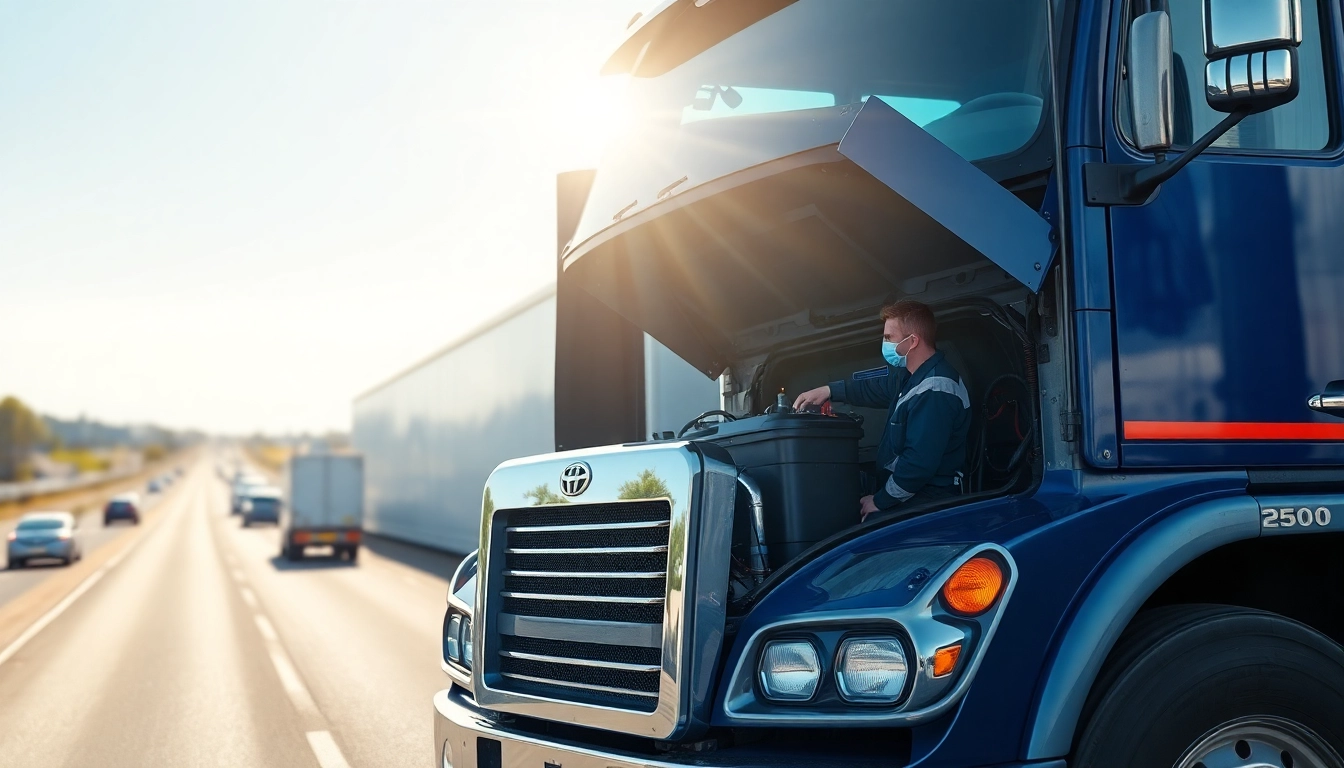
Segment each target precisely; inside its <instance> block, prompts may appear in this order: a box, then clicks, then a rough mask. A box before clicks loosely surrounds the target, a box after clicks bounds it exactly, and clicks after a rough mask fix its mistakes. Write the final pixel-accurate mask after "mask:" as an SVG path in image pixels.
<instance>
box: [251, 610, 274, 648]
mask: <svg viewBox="0 0 1344 768" xmlns="http://www.w3.org/2000/svg"><path fill="white" fill-rule="evenodd" d="M252 620H253V621H255V622H257V629H259V630H261V636H262V637H264V638H266V640H267V641H270V642H280V636H279V635H277V634H276V633H275V627H274V626H272V625H271V620H270V619H268V618H266V617H265V616H263V615H261V614H260V613H258V614H255V615H254V616H253V617H252Z"/></svg>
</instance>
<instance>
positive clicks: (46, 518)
mask: <svg viewBox="0 0 1344 768" xmlns="http://www.w3.org/2000/svg"><path fill="white" fill-rule="evenodd" d="M77 527H78V523H77V522H76V521H75V516H74V515H72V514H70V513H69V512H29V513H28V514H26V515H24V516H23V517H21V518H19V524H18V525H17V526H16V527H15V528H14V530H12V531H10V532H9V567H10V568H22V567H23V566H25V565H27V564H28V561H29V560H40V559H44V558H46V559H55V560H60V561H62V562H63V563H65V564H66V565H69V564H70V563H72V562H74V561H76V560H78V559H80V558H81V557H83V555H84V552H83V549H82V548H81V547H80V546H79V537H78V536H76V535H75V529H76V528H77Z"/></svg>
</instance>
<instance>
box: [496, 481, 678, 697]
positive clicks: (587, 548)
mask: <svg viewBox="0 0 1344 768" xmlns="http://www.w3.org/2000/svg"><path fill="white" fill-rule="evenodd" d="M496 514H504V515H507V517H506V518H505V519H504V522H505V527H504V530H503V531H502V532H501V534H500V535H498V536H497V537H496V538H495V540H494V541H492V542H491V543H490V546H491V549H492V551H493V552H495V553H497V554H498V555H499V556H500V560H501V561H502V563H503V578H502V580H501V581H502V584H499V585H498V586H495V587H493V588H492V589H491V592H492V594H493V596H494V597H495V598H496V599H497V600H498V601H499V604H498V608H497V610H499V611H501V612H502V613H503V614H511V615H514V616H517V617H520V620H521V617H535V619H536V620H545V619H552V620H562V621H565V622H571V621H573V622H575V623H574V624H572V625H571V624H566V628H567V629H566V635H567V637H566V639H564V640H558V639H544V638H535V637H521V636H514V635H511V634H508V633H507V632H504V631H501V634H500V637H499V642H500V643H501V646H500V647H499V648H496V649H487V651H488V653H487V656H488V657H489V658H490V659H492V661H490V662H489V663H491V664H497V665H498V667H497V671H498V672H499V674H500V675H501V676H502V677H503V678H505V681H504V684H505V685H508V686H509V687H510V688H512V689H514V690H516V691H518V692H519V693H531V694H536V695H542V696H546V697H548V698H552V699H564V700H570V701H576V702H583V703H592V704H600V705H604V706H616V707H621V708H624V709H632V710H636V711H644V712H649V711H652V709H653V707H654V706H656V704H657V698H658V692H659V686H660V685H661V683H660V680H661V669H662V649H661V648H657V647H630V646H621V645H611V644H609V643H610V640H609V639H607V638H606V637H605V636H604V635H603V634H597V635H593V636H592V637H589V634H588V633H591V632H594V631H597V630H585V629H583V628H582V623H583V622H585V621H587V622H601V623H604V624H605V625H607V626H610V627H617V626H620V625H627V626H631V627H632V628H634V627H648V628H649V629H648V630H643V631H656V632H657V633H658V634H657V635H655V637H656V636H661V634H662V624H663V612H664V603H665V601H666V594H667V565H668V549H669V543H670V533H671V517H672V515H671V505H670V504H669V503H668V502H667V501H665V500H664V501H637V502H616V503H612V504H571V505H563V506H561V505H556V506H550V507H544V508H543V507H534V508H529V509H514V510H502V511H501V512H499V513H496ZM496 530H499V529H496ZM509 626H510V627H511V626H513V624H512V623H510V624H509ZM604 641H605V643H604Z"/></svg>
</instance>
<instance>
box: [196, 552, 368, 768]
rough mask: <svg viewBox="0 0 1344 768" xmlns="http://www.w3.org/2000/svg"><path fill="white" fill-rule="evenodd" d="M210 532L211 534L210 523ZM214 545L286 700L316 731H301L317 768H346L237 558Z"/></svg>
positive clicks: (338, 747)
mask: <svg viewBox="0 0 1344 768" xmlns="http://www.w3.org/2000/svg"><path fill="white" fill-rule="evenodd" d="M211 533H212V534H213V533H214V529H213V526H212V528H211ZM212 538H215V545H216V546H218V547H219V548H220V550H221V551H222V552H223V554H224V562H225V563H227V564H228V566H229V575H230V576H232V577H233V580H234V582H236V583H237V585H238V593H239V594H240V595H242V598H243V602H244V603H247V607H248V608H250V609H251V610H252V621H253V623H255V624H256V625H257V632H259V633H261V639H262V643H263V645H265V646H266V655H267V656H269V657H270V659H271V666H273V667H275V674H276V676H277V677H279V678H280V687H282V688H284V689H285V694H286V695H288V696H289V701H290V703H291V704H293V705H294V709H295V710H297V711H298V714H299V716H300V718H301V719H302V720H303V721H304V724H305V726H307V727H308V728H312V727H314V726H316V727H317V728H318V730H311V731H310V730H305V731H304V735H305V736H306V737H307V739H308V746H309V747H310V748H311V749H312V750H313V756H314V757H316V758H317V763H318V765H319V766H321V768H350V764H349V763H348V762H346V760H345V756H344V755H343V754H342V753H341V748H340V746H339V745H337V744H336V739H335V738H333V737H332V735H331V731H330V730H325V729H324V728H322V727H323V726H325V725H326V724H327V720H326V718H325V717H324V716H323V715H322V711H321V710H320V709H318V707H317V702H316V701H314V700H313V695H312V694H311V693H310V692H309V691H308V686H306V685H304V682H303V678H302V677H301V676H300V675H299V670H298V668H296V667H295V666H294V662H293V661H291V660H290V658H289V654H288V653H286V651H285V646H284V644H283V643H282V642H281V641H280V634H279V633H278V632H276V631H275V625H274V624H272V623H271V620H270V619H268V618H267V617H266V614H265V613H263V612H262V610H261V606H260V604H259V603H258V601H257V595H256V593H255V592H253V591H252V589H251V588H250V587H248V586H247V579H246V576H245V575H244V574H243V571H242V569H241V568H239V567H238V559H237V558H236V557H234V555H233V553H232V552H229V551H227V550H224V547H225V546H226V545H225V544H224V543H223V541H222V540H221V539H219V538H217V537H213V536H212Z"/></svg>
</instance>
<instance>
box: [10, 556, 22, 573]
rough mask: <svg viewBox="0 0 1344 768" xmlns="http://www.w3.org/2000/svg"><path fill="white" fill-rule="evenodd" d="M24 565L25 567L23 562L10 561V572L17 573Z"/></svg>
mask: <svg viewBox="0 0 1344 768" xmlns="http://www.w3.org/2000/svg"><path fill="white" fill-rule="evenodd" d="M23 565H24V563H23V561H22V560H17V559H16V560H10V561H9V570H11V571H17V570H19V569H20V568H22V567H23Z"/></svg>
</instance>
